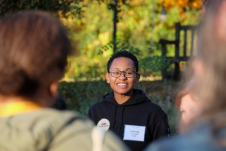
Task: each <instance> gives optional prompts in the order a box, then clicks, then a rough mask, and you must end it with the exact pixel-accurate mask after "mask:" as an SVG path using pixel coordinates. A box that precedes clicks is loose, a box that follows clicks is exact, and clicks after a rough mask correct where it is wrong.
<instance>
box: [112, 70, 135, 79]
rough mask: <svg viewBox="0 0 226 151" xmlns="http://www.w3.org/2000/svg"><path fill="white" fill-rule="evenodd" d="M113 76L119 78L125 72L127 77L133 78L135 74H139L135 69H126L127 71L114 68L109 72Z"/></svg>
mask: <svg viewBox="0 0 226 151" xmlns="http://www.w3.org/2000/svg"><path fill="white" fill-rule="evenodd" d="M109 73H110V74H111V76H112V77H115V78H118V77H120V76H121V74H122V73H123V74H124V76H125V77H126V78H132V77H133V76H134V75H135V74H137V72H136V71H133V70H126V71H120V70H112V71H110V72H109Z"/></svg>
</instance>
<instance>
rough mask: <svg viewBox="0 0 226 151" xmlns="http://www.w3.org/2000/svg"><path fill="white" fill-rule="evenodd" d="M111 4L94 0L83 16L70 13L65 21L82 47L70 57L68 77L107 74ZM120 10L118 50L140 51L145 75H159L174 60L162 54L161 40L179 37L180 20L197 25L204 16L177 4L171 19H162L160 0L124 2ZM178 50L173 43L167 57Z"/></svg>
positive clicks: (139, 54)
mask: <svg viewBox="0 0 226 151" xmlns="http://www.w3.org/2000/svg"><path fill="white" fill-rule="evenodd" d="M109 3H111V2H110V1H106V2H105V3H98V2H97V1H93V2H90V3H88V4H87V5H86V6H87V7H85V8H84V14H83V15H84V16H83V17H82V18H81V19H76V18H74V17H73V15H70V16H69V18H68V19H67V20H65V21H64V23H65V25H67V26H68V28H69V29H70V31H71V39H72V41H74V42H75V45H76V48H77V50H78V53H77V56H71V57H70V59H69V60H70V66H69V68H68V70H67V73H66V76H65V78H76V79H77V78H81V77H99V76H100V77H102V78H103V77H104V73H105V72H106V64H107V61H108V59H109V58H110V57H111V55H112V53H113V50H112V43H111V42H112V30H113V26H112V25H113V11H112V10H111V9H109V5H108V4H109ZM118 9H119V10H120V12H119V13H118V15H119V22H118V23H117V33H116V35H117V40H116V45H117V46H116V48H117V50H116V51H120V50H128V51H130V52H132V53H136V56H137V57H138V59H139V61H140V64H141V67H140V68H141V69H142V70H141V73H142V74H145V75H150V73H152V74H153V73H154V74H156V71H159V70H161V69H162V68H164V67H166V66H168V65H169V63H170V60H165V59H164V57H160V56H161V50H160V46H159V44H158V41H159V39H160V38H164V39H167V40H175V28H174V24H175V23H176V22H181V24H182V25H190V24H191V23H192V24H193V25H196V24H198V23H199V19H200V18H199V15H200V11H199V10H197V9H191V8H190V7H186V8H184V9H179V8H177V7H176V6H175V7H173V8H172V9H170V10H169V11H167V20H166V21H165V22H162V21H161V20H160V19H159V14H160V11H161V1H160V0H155V3H154V1H149V0H140V1H139V0H130V1H127V2H125V3H120V7H119V8H118ZM185 10H186V11H185ZM182 40H183V38H182V39H181V41H182ZM180 47H182V44H180ZM174 49H175V48H174V47H173V46H169V47H167V56H174V55H175V54H174ZM150 71H152V72H150Z"/></svg>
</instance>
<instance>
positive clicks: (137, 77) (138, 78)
mask: <svg viewBox="0 0 226 151" xmlns="http://www.w3.org/2000/svg"><path fill="white" fill-rule="evenodd" d="M139 80H140V74H139V73H137V75H136V83H138V82H139Z"/></svg>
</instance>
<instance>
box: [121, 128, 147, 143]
mask: <svg viewBox="0 0 226 151" xmlns="http://www.w3.org/2000/svg"><path fill="white" fill-rule="evenodd" d="M145 129H146V127H145V126H137V125H125V129H124V136H123V140H130V141H140V142H144V137H145Z"/></svg>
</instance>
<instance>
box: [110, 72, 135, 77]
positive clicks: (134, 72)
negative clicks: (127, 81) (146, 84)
mask: <svg viewBox="0 0 226 151" xmlns="http://www.w3.org/2000/svg"><path fill="white" fill-rule="evenodd" d="M112 72H113V71H109V73H110V75H111V76H112V77H115V76H113V75H112ZM119 72H120V74H119V76H116V77H115V78H118V77H120V76H121V74H122V72H123V74H124V77H126V71H119ZM132 72H133V73H135V74H138V72H136V71H132ZM133 77H134V74H133V76H132V77H126V78H133Z"/></svg>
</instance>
